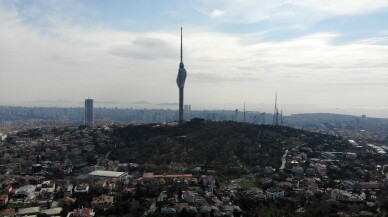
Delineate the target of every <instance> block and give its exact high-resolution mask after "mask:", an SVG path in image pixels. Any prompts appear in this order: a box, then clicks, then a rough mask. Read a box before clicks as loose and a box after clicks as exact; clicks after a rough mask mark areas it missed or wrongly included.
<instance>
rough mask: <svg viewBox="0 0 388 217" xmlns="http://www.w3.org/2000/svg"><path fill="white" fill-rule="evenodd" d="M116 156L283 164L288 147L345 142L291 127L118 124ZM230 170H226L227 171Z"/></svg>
mask: <svg viewBox="0 0 388 217" xmlns="http://www.w3.org/2000/svg"><path fill="white" fill-rule="evenodd" d="M113 140H114V142H115V143H116V145H117V148H116V149H114V150H113V151H112V152H111V154H110V158H111V159H114V160H120V162H135V163H140V164H147V165H155V166H161V165H170V164H178V165H183V166H185V167H187V168H192V167H194V166H207V167H211V168H215V169H222V170H226V169H230V168H234V169H238V168H240V169H241V168H253V167H255V166H273V167H275V168H278V167H279V166H280V164H281V156H282V155H283V154H284V150H286V149H289V148H292V147H295V146H300V145H304V146H306V147H311V148H313V147H315V146H316V145H320V144H326V146H327V147H334V146H339V144H340V143H343V142H344V141H339V140H338V138H335V137H331V136H327V135H323V134H317V133H311V132H307V131H303V130H297V129H293V128H289V127H282V126H271V125H253V124H247V123H239V122H231V121H227V122H214V121H205V120H202V119H193V120H192V121H190V122H186V123H185V124H183V125H182V126H167V125H156V124H151V125H139V126H132V125H128V126H126V127H120V128H115V129H114V132H113ZM224 172H226V171H224Z"/></svg>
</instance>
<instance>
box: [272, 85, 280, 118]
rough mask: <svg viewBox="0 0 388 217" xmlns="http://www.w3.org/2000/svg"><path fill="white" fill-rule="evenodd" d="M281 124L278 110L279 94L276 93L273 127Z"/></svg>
mask: <svg viewBox="0 0 388 217" xmlns="http://www.w3.org/2000/svg"><path fill="white" fill-rule="evenodd" d="M278 124H279V110H278V92H276V93H275V110H274V114H273V125H278Z"/></svg>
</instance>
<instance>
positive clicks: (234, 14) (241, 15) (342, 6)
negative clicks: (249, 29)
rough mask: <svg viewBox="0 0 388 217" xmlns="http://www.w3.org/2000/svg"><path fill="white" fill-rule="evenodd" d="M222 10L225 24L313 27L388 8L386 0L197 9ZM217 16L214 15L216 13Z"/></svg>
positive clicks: (223, 3) (229, 0)
mask: <svg viewBox="0 0 388 217" xmlns="http://www.w3.org/2000/svg"><path fill="white" fill-rule="evenodd" d="M214 7H222V8H224V10H225V11H228V14H227V15H226V14H222V15H225V16H223V18H224V21H226V22H231V23H255V22H260V21H269V22H278V23H279V22H280V23H298V24H306V23H307V24H312V23H315V22H318V21H322V20H325V19H328V18H332V17H333V16H343V15H357V14H366V13H370V12H373V11H378V10H384V9H387V8H388V0H340V1H338V0H325V1H322V0H303V1H299V0H271V1H267V0H215V1H211V2H209V1H206V0H200V1H199V6H197V10H198V11H199V12H200V13H203V14H213V13H214V12H215V11H216V10H213V8H214ZM215 14H217V13H215Z"/></svg>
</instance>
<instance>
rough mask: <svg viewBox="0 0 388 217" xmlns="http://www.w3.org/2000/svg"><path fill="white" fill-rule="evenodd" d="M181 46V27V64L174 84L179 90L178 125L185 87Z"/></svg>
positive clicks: (182, 118)
mask: <svg viewBox="0 0 388 217" xmlns="http://www.w3.org/2000/svg"><path fill="white" fill-rule="evenodd" d="M182 47H183V45H182V27H181V62H180V63H179V71H178V76H177V78H176V84H177V85H178V88H179V124H182V123H183V121H184V117H183V89H184V87H185V81H186V76H187V73H186V69H185V66H184V65H183V50H182V49H183V48H182Z"/></svg>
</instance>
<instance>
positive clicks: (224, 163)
mask: <svg viewBox="0 0 388 217" xmlns="http://www.w3.org/2000/svg"><path fill="white" fill-rule="evenodd" d="M0 113H1V115H0V118H1V120H0V121H1V122H0V123H1V126H0V127H1V128H0V129H1V130H0V131H1V135H0V136H1V145H0V177H1V178H0V216H268V217H270V216H386V215H387V214H388V188H387V187H388V179H387V173H388V155H387V152H388V120H387V119H378V118H369V117H365V116H362V117H355V116H347V115H334V114H300V115H290V116H284V117H282V120H281V122H280V124H279V125H277V126H274V125H270V123H271V122H272V116H271V115H270V114H268V113H260V112H246V113H244V114H243V113H242V112H241V111H237V112H236V111H188V112H187V113H186V115H187V116H186V119H187V120H188V119H191V121H187V122H185V123H184V124H183V125H178V124H177V123H176V122H173V120H176V119H177V112H176V110H157V109H154V110H152V109H149V110H147V109H104V108H96V109H95V114H96V125H95V126H92V127H90V126H84V125H82V115H83V110H82V109H80V108H25V107H3V108H2V109H1V110H0ZM243 116H244V119H243Z"/></svg>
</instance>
